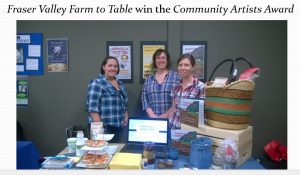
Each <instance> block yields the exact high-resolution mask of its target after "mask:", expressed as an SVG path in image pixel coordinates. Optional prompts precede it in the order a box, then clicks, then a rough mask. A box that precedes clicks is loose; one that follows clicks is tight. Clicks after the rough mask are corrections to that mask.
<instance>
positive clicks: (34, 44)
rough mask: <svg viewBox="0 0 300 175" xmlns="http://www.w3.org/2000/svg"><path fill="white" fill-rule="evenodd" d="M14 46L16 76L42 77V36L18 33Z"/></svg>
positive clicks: (40, 34) (39, 34)
mask: <svg viewBox="0 0 300 175" xmlns="http://www.w3.org/2000/svg"><path fill="white" fill-rule="evenodd" d="M16 44H17V46H16V63H17V75H42V74H43V54H42V53H43V34H42V33H18V34H17V35H16Z"/></svg>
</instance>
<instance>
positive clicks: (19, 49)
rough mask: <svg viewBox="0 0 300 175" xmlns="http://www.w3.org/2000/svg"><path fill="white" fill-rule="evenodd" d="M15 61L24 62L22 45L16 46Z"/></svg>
mask: <svg viewBox="0 0 300 175" xmlns="http://www.w3.org/2000/svg"><path fill="white" fill-rule="evenodd" d="M17 63H24V49H23V47H22V46H17Z"/></svg>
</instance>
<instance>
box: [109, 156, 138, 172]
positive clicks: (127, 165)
mask: <svg viewBox="0 0 300 175" xmlns="http://www.w3.org/2000/svg"><path fill="white" fill-rule="evenodd" d="M141 161H142V154H134V153H116V154H115V156H114V157H113V159H112V160H111V161H110V163H109V169H141Z"/></svg>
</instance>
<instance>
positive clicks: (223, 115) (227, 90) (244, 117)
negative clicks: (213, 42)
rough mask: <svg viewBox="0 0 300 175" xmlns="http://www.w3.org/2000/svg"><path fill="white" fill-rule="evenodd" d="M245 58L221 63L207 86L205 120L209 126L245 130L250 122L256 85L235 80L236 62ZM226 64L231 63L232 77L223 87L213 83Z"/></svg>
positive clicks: (230, 76)
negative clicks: (217, 73)
mask: <svg viewBox="0 0 300 175" xmlns="http://www.w3.org/2000/svg"><path fill="white" fill-rule="evenodd" d="M240 60H243V61H246V62H247V63H248V64H249V66H250V67H253V66H252V64H251V62H250V61H249V60H247V59H245V58H242V57H240V58H237V59H235V60H233V59H226V60H223V61H222V62H220V63H219V64H218V65H217V66H216V67H215V69H214V70H213V72H212V74H211V75H210V77H209V79H208V80H207V82H206V84H205V93H206V100H205V118H206V121H207V123H208V124H209V125H211V126H213V127H216V128H224V129H245V128H247V127H248V124H249V122H250V112H251V102H252V96H253V90H254V87H255V83H254V82H253V81H252V80H237V81H236V80H235V79H236V78H235V72H236V62H237V61H240ZM225 62H231V68H230V75H229V78H228V81H227V84H226V85H225V86H223V87H216V86H214V84H213V82H212V81H211V80H212V78H213V76H214V73H215V72H216V70H217V69H218V68H219V67H220V66H221V65H222V64H224V63H225Z"/></svg>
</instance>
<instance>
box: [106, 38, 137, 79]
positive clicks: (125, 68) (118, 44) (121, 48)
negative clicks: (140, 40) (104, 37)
mask: <svg viewBox="0 0 300 175" xmlns="http://www.w3.org/2000/svg"><path fill="white" fill-rule="evenodd" d="M132 47H133V42H132V41H107V42H106V52H107V53H106V55H107V56H113V57H116V58H117V59H118V61H119V66H120V67H119V68H120V72H119V74H118V75H117V78H118V79H121V80H123V82H126V83H129V82H132Z"/></svg>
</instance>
